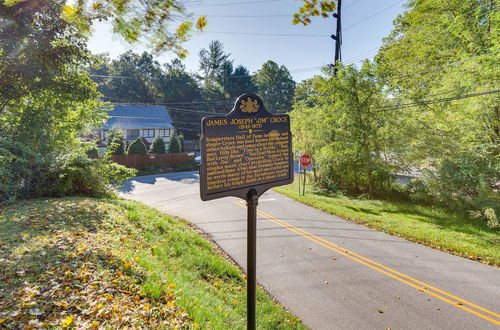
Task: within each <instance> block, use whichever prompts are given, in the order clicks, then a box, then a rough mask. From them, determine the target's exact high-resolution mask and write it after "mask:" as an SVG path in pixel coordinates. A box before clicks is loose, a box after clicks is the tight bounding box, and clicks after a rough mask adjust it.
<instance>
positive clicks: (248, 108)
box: [240, 97, 259, 113]
mask: <svg viewBox="0 0 500 330" xmlns="http://www.w3.org/2000/svg"><path fill="white" fill-rule="evenodd" d="M240 109H241V111H242V112H246V113H254V112H257V111H259V102H258V101H257V100H252V98H251V97H247V100H246V101H245V100H241V105H240Z"/></svg>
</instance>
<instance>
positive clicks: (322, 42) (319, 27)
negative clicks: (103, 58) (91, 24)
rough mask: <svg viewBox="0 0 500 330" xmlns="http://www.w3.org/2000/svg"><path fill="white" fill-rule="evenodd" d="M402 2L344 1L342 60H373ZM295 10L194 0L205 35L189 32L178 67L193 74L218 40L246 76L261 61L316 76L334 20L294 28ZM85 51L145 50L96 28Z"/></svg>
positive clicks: (263, 1) (330, 47)
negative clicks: (204, 20)
mask: <svg viewBox="0 0 500 330" xmlns="http://www.w3.org/2000/svg"><path fill="white" fill-rule="evenodd" d="M406 2H407V1H406V0H343V1H342V7H343V10H342V28H343V45H342V59H343V61H344V62H347V63H351V62H354V63H359V61H360V60H362V59H364V58H372V57H373V55H374V54H375V53H376V51H377V49H378V47H380V45H381V42H382V38H384V37H385V36H387V35H388V34H389V32H390V31H391V29H392V21H393V20H394V18H396V16H397V15H398V14H399V13H401V12H402V11H403V9H404V8H403V5H404V4H405V3H406ZM299 7H300V1H297V0H205V1H196V2H195V3H194V4H191V5H190V6H189V7H188V9H189V10H190V11H191V12H193V13H194V14H196V15H201V14H204V15H206V16H207V19H208V25H207V28H206V31H205V32H194V33H193V34H192V37H191V39H190V40H189V41H188V42H186V43H185V45H184V46H185V48H186V49H187V50H188V51H189V53H190V55H189V56H188V58H186V59H184V61H183V62H184V64H185V65H186V67H187V69H188V70H189V71H191V72H194V71H197V70H198V68H199V65H198V52H199V51H200V50H201V49H202V48H207V47H208V44H209V43H210V41H212V40H220V41H221V42H222V43H223V44H224V49H225V51H226V52H228V53H231V57H232V58H233V59H234V64H235V65H239V64H242V65H244V66H246V67H247V68H248V69H249V70H250V72H254V71H256V70H258V69H259V68H260V67H261V65H262V63H264V62H265V61H267V60H273V61H275V62H277V63H278V64H280V65H285V66H286V67H287V68H288V69H289V70H290V73H291V74H292V76H293V78H294V79H295V80H296V81H297V82H299V81H301V80H303V79H307V78H309V77H311V76H313V75H315V74H318V73H319V72H320V67H321V66H323V65H326V64H329V63H331V62H332V60H333V56H334V42H333V40H332V39H331V38H330V35H331V34H332V33H334V31H335V24H336V21H335V19H334V18H332V17H330V18H328V19H323V18H314V19H313V21H312V23H311V24H310V25H308V26H306V27H304V26H302V25H293V24H292V23H291V21H292V14H293V13H294V12H296V11H297V9H298V8H299ZM241 33H243V34H241ZM244 33H250V34H254V35H246V34H244ZM263 34H278V35H279V36H268V35H263ZM283 34H286V35H293V36H283ZM299 35H300V36H299ZM89 47H90V49H91V50H92V51H93V52H94V53H104V52H107V53H109V54H110V57H111V58H116V57H117V56H118V55H119V54H121V53H123V52H124V51H126V50H127V49H132V50H134V51H135V52H142V51H144V50H145V48H144V47H141V46H140V45H133V46H130V45H128V44H127V43H126V42H124V41H123V40H121V39H120V37H118V36H116V35H113V34H112V33H111V28H110V26H109V25H108V24H106V23H100V24H97V25H96V26H95V32H94V34H93V36H92V38H91V40H90V43H89ZM172 58H173V55H171V54H170V55H169V54H165V55H161V56H159V57H158V58H157V60H158V61H159V62H160V63H164V62H167V61H169V60H170V59H172Z"/></svg>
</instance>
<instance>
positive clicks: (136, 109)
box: [102, 105, 174, 129]
mask: <svg viewBox="0 0 500 330" xmlns="http://www.w3.org/2000/svg"><path fill="white" fill-rule="evenodd" d="M108 115H109V116H110V118H108V119H107V121H106V122H105V123H104V124H103V125H102V129H112V128H114V127H120V128H122V129H139V128H174V126H173V125H172V118H170V115H169V114H168V111H167V109H166V108H165V107H162V106H157V105H154V106H153V105H151V106H137V105H115V106H114V108H113V110H111V111H109V112H108Z"/></svg>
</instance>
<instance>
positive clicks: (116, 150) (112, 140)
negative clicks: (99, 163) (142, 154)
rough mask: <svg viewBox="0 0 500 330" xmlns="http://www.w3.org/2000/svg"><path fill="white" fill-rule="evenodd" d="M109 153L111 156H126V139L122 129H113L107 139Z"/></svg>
mask: <svg viewBox="0 0 500 330" xmlns="http://www.w3.org/2000/svg"><path fill="white" fill-rule="evenodd" d="M107 145H108V153H110V154H111V155H125V137H124V136H123V131H122V130H121V129H116V128H113V129H112V130H111V131H110V132H109V135H108V139H107Z"/></svg>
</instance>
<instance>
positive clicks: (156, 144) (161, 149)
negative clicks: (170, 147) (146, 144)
mask: <svg viewBox="0 0 500 330" xmlns="http://www.w3.org/2000/svg"><path fill="white" fill-rule="evenodd" d="M149 152H150V153H152V154H166V153H167V151H166V149H165V142H164V141H163V138H162V137H160V136H157V137H155V139H154V140H153V143H152V144H151V147H150V149H149Z"/></svg>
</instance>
